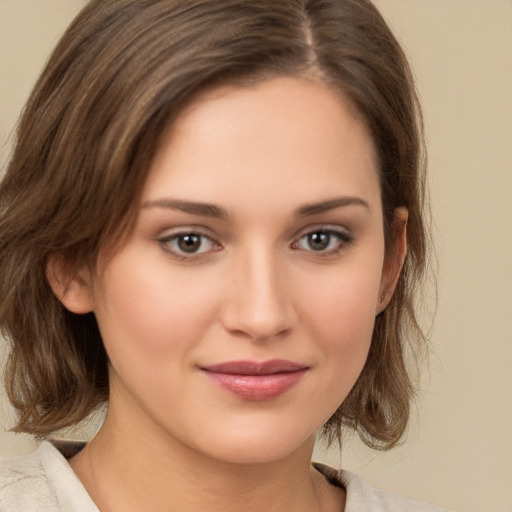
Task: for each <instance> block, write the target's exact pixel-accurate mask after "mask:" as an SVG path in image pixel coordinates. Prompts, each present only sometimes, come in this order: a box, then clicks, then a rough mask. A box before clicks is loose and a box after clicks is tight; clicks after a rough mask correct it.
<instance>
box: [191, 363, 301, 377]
mask: <svg viewBox="0 0 512 512" xmlns="http://www.w3.org/2000/svg"><path fill="white" fill-rule="evenodd" d="M201 369H202V370H205V371H208V372H213V373H225V374H232V375H272V374H276V373H289V372H296V371H299V370H307V369H308V366H307V365H304V364H301V363H295V362H293V361H286V360H284V359H272V360H270V361H262V362H258V361H228V362H225V363H219V364H214V365H210V366H201Z"/></svg>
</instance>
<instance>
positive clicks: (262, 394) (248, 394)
mask: <svg viewBox="0 0 512 512" xmlns="http://www.w3.org/2000/svg"><path fill="white" fill-rule="evenodd" d="M205 373H206V375H208V377H209V378H210V379H212V380H213V381H215V382H216V383H217V384H218V385H220V386H221V387H222V388H224V389H227V390H228V391H230V392H231V393H234V394H235V395H237V396H239V397H241V398H243V399H245V400H254V401H258V400H270V399H272V398H276V397H278V396H279V395H282V394H283V393H286V391H288V390H289V389H291V388H293V387H294V386H295V385H296V384H298V383H299V381H300V380H301V379H302V377H303V376H304V374H305V373H306V369H301V370H296V371H293V372H286V373H272V374H270V375H234V374H231V373H217V372H209V371H207V372H205Z"/></svg>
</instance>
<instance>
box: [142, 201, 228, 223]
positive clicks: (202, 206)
mask: <svg viewBox="0 0 512 512" xmlns="http://www.w3.org/2000/svg"><path fill="white" fill-rule="evenodd" d="M142 208H169V209H171V210H179V211H180V212H184V213H190V214H191V215H199V216H201V217H213V218H216V219H226V218H227V217H228V216H229V215H228V212H227V211H226V210H225V209H224V208H221V207H220V206H217V205H215V204H211V203H198V202H195V201H184V200H181V199H156V200H154V201H146V202H145V203H143V204H142Z"/></svg>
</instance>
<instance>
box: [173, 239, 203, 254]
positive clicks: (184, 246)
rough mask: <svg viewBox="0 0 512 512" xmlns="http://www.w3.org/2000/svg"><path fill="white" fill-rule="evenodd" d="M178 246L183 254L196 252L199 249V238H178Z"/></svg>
mask: <svg viewBox="0 0 512 512" xmlns="http://www.w3.org/2000/svg"><path fill="white" fill-rule="evenodd" d="M178 245H179V246H180V249H181V250H182V251H183V252H196V251H197V250H198V249H199V247H201V238H200V237H199V236H198V235H184V236H180V238H179V241H178Z"/></svg>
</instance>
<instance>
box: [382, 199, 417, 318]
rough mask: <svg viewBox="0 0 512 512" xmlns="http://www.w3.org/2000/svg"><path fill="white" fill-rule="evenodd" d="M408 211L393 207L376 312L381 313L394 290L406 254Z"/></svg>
mask: <svg viewBox="0 0 512 512" xmlns="http://www.w3.org/2000/svg"><path fill="white" fill-rule="evenodd" d="M408 217H409V211H408V210H407V208H405V207H400V208H395V210H394V218H393V225H392V230H393V231H392V240H391V243H390V246H389V247H388V249H387V251H386V256H385V261H384V266H383V269H382V278H381V284H380V290H379V301H378V304H377V308H376V309H377V314H379V313H382V311H384V309H386V307H387V305H388V304H389V302H390V300H391V297H392V296H393V293H394V291H395V288H396V285H397V282H398V278H399V277H400V273H401V271H402V267H403V265H404V261H405V256H406V254H407V220H408Z"/></svg>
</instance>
